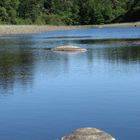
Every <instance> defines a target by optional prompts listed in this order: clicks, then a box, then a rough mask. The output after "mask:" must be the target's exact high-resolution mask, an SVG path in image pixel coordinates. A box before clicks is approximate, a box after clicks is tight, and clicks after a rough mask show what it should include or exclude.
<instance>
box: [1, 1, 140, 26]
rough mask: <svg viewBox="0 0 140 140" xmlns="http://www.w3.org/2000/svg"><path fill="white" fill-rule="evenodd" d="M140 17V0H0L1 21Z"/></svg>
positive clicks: (110, 20) (74, 21) (82, 21)
mask: <svg viewBox="0 0 140 140" xmlns="http://www.w3.org/2000/svg"><path fill="white" fill-rule="evenodd" d="M139 20H140V0H0V24H55V25H60V24H61V25H62V24H66V25H78V24H81V25H88V24H105V23H114V22H126V21H127V22H128V21H139Z"/></svg>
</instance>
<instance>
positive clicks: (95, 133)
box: [61, 128, 115, 140]
mask: <svg viewBox="0 0 140 140" xmlns="http://www.w3.org/2000/svg"><path fill="white" fill-rule="evenodd" d="M61 140H115V138H113V137H112V136H111V135H109V134H107V133H106V132H104V131H101V130H99V129H96V128H81V129H78V130H76V131H75V132H73V133H72V134H70V135H69V136H64V137H62V138H61Z"/></svg>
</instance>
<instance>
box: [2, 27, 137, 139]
mask: <svg viewBox="0 0 140 140" xmlns="http://www.w3.org/2000/svg"><path fill="white" fill-rule="evenodd" d="M60 45H77V46H80V47H85V48H87V52H82V53H72V52H71V53H64V52H63V53H62V52H59V53H58V52H52V51H50V50H49V49H48V48H52V47H56V46H60ZM139 83H140V28H101V29H99V28H89V29H81V30H71V31H57V32H48V33H40V34H31V35H13V36H2V37H0V139H1V140H19V139H20V140H58V139H59V138H60V137H61V136H63V135H66V134H69V133H70V132H71V131H73V130H75V129H77V128H80V127H96V128H99V129H103V130H105V131H107V132H108V133H110V134H112V135H113V136H114V137H115V138H116V139H117V140H132V139H133V140H137V139H139V137H140V133H139V132H140V117H139V116H140V109H139V106H140V102H139V99H140V86H139V85H140V84H139Z"/></svg>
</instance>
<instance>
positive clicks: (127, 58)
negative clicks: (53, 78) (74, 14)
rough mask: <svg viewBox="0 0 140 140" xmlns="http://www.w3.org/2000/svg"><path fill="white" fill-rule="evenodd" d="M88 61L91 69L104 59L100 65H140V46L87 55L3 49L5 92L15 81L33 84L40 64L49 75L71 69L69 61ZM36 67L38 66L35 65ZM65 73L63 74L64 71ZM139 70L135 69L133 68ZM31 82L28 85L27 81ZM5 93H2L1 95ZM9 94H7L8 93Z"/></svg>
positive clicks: (0, 80) (0, 68)
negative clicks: (35, 71)
mask: <svg viewBox="0 0 140 140" xmlns="http://www.w3.org/2000/svg"><path fill="white" fill-rule="evenodd" d="M72 59H74V61H78V60H79V59H80V61H85V62H86V63H88V64H89V65H87V66H86V68H87V70H88V69H90V67H91V66H93V65H94V63H97V61H100V60H102V61H103V62H100V63H106V62H107V63H112V65H114V64H118V65H124V63H125V64H127V65H128V66H127V68H128V70H129V65H130V66H131V65H132V64H133V63H134V64H135V65H136V64H137V65H139V63H140V47H139V46H132V47H126V46H123V47H116V48H113V47H108V48H98V49H97V48H95V49H94V48H90V49H88V51H87V52H51V51H49V50H44V49H41V50H34V49H30V50H24V49H14V50H9V49H6V50H3V51H1V52H0V85H1V88H3V89H9V88H14V84H15V82H18V83H21V84H22V85H23V86H25V85H26V84H27V83H28V84H31V83H32V82H33V81H32V80H33V79H32V78H33V75H34V69H35V67H38V66H39V65H40V64H42V63H43V64H44V65H45V67H48V68H47V69H46V73H47V74H48V75H50V74H54V75H58V74H59V73H62V72H64V71H65V72H66V73H67V72H68V71H70V70H71V67H70V61H71V60H72ZM34 65H35V66H34ZM62 70H63V71H62ZM134 70H136V69H134ZM28 81H29V82H28ZM1 93H3V92H1ZM5 93H6V92H5Z"/></svg>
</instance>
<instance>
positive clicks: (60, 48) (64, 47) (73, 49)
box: [51, 46, 86, 51]
mask: <svg viewBox="0 0 140 140" xmlns="http://www.w3.org/2000/svg"><path fill="white" fill-rule="evenodd" d="M51 50H52V51H86V49H85V48H80V47H77V46H60V47H56V48H52V49H51Z"/></svg>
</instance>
